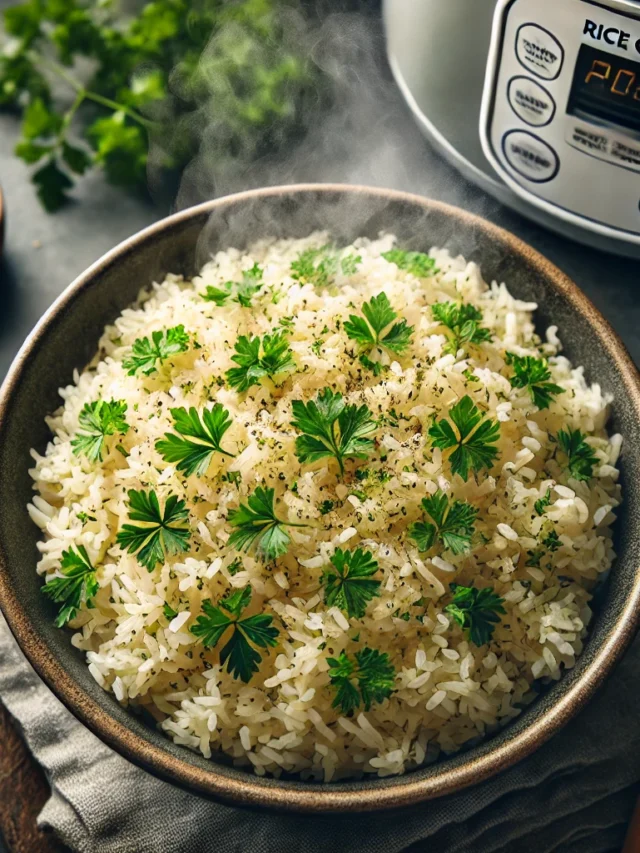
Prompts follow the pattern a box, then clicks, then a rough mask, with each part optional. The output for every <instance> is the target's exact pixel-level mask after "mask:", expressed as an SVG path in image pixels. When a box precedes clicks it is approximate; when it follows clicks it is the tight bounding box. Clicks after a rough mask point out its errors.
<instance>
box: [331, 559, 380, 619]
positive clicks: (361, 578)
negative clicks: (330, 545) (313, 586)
mask: <svg viewBox="0 0 640 853" xmlns="http://www.w3.org/2000/svg"><path fill="white" fill-rule="evenodd" d="M331 565H332V566H333V568H332V569H327V570H326V571H325V572H324V573H323V575H322V584H323V586H324V588H325V601H326V603H327V605H328V606H329V607H333V606H334V605H335V606H336V607H339V608H340V610H342V611H344V612H345V613H346V614H347V616H350V617H351V616H355V617H356V618H361V617H362V616H364V614H365V610H366V609H367V604H368V603H369V602H370V601H371V599H372V598H375V597H376V596H377V595H380V592H379V590H380V581H378V580H373V579H372V577H371V575H375V573H376V572H377V571H378V563H377V562H376V560H374V559H373V556H372V555H371V554H370V553H369V552H368V551H363V550H361V549H360V548H358V549H356V550H355V551H342V550H341V549H340V548H337V549H336V551H335V553H334V555H333V556H332V557H331Z"/></svg>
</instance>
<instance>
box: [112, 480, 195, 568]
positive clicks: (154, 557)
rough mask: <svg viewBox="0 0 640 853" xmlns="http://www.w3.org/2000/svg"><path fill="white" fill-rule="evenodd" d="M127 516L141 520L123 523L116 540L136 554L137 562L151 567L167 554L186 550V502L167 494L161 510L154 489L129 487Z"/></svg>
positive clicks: (187, 513) (133, 519)
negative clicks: (146, 490)
mask: <svg viewBox="0 0 640 853" xmlns="http://www.w3.org/2000/svg"><path fill="white" fill-rule="evenodd" d="M129 518H130V520H131V521H140V522H142V524H123V525H122V530H120V532H119V533H118V535H117V536H116V541H117V543H118V545H120V547H121V548H122V549H124V550H126V551H128V552H129V553H130V554H136V555H137V557H138V562H139V563H140V564H141V565H142V566H145V567H146V569H147V570H148V571H150V572H151V571H153V569H154V568H155V566H156V564H157V563H162V562H164V560H165V559H166V555H167V554H179V553H180V552H181V551H188V550H189V537H190V535H191V533H190V530H189V526H188V524H185V522H186V521H187V520H188V518H189V510H188V509H187V506H186V504H185V502H184V501H182V500H178V498H177V497H176V496H175V495H169V497H168V498H167V500H166V502H165V505H164V512H161V510H160V504H159V503H158V497H157V495H156V493H155V492H154V491H153V489H152V490H150V491H149V492H145V491H142V490H141V491H136V490H135V489H131V490H130V491H129Z"/></svg>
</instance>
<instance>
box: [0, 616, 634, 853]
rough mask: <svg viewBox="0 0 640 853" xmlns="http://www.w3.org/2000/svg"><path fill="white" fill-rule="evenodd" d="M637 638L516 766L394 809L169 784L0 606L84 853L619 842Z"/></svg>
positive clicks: (10, 657) (36, 744)
mask: <svg viewBox="0 0 640 853" xmlns="http://www.w3.org/2000/svg"><path fill="white" fill-rule="evenodd" d="M639 677H640V639H639V640H638V641H636V643H635V645H634V646H633V647H632V649H631V651H630V652H629V653H628V654H627V656H626V657H625V659H624V660H623V662H622V663H621V664H620V666H619V667H618V669H617V670H616V672H615V673H614V675H613V676H612V677H611V678H610V679H609V681H608V682H607V684H606V685H605V686H604V688H603V689H602V690H601V691H600V693H599V694H598V696H597V697H596V699H595V700H594V701H593V702H592V703H591V704H590V706H589V707H588V708H587V709H586V710H585V711H583V713H582V714H580V715H579V716H578V717H577V718H576V719H575V720H574V721H572V722H571V723H570V724H569V725H568V726H567V727H566V728H565V729H564V730H563V731H562V732H560V734H558V735H556V737H555V738H553V739H552V741H550V742H549V743H548V744H546V745H545V746H543V747H542V748H541V749H539V750H538V751H537V752H536V753H534V754H533V755H532V756H530V757H529V758H528V759H526V760H525V761H523V762H521V763H520V764H519V765H517V766H516V767H514V768H512V769H511V770H509V771H507V772H506V773H503V774H501V775H499V776H497V777H494V778H493V779H490V780H488V781H486V782H484V783H482V784H480V785H477V786H475V787H472V788H469V789H467V790H466V791H463V792H461V793H460V794H458V795H456V796H451V797H446V798H442V799H439V800H435V801H432V802H429V803H424V804H422V805H420V806H417V807H413V808H411V809H407V810H404V811H402V812H396V813H394V814H389V813H380V814H370V815H362V816H345V817H342V816H341V817H338V818H335V817H320V818H318V817H309V816H302V817H296V816H290V815H277V814H265V813H260V812H249V811H245V810H237V809H233V808H230V807H228V806H223V805H218V804H215V803H211V802H208V801H206V800H204V799H202V798H200V797H197V796H195V795H192V794H188V793H186V792H184V791H181V790H179V789H177V788H174V787H173V786H171V785H169V784H167V783H166V782H161V781H159V780H157V779H155V778H154V777H152V776H150V775H148V774H147V773H145V772H144V771H142V770H139V769H138V768H137V767H134V766H133V765H132V764H130V763H129V762H128V761H126V760H125V759H124V758H121V757H120V756H119V755H116V753H114V752H112V750H110V749H109V748H108V747H106V746H104V745H103V744H102V743H101V742H100V741H99V740H98V739H97V738H96V737H95V736H94V735H93V734H91V733H90V732H89V731H88V730H87V729H85V728H84V727H83V726H82V725H81V724H80V723H79V722H77V720H76V719H75V718H74V717H72V715H71V714H70V713H69V712H68V711H67V710H66V709H65V708H64V707H63V706H62V705H61V704H60V702H59V701H58V700H57V699H56V698H55V697H54V696H53V694H52V693H51V692H50V691H49V689H48V688H47V687H45V685H44V684H43V683H42V682H41V681H40V679H39V678H38V676H37V675H36V674H35V672H34V671H33V670H32V669H31V667H30V666H29V664H28V663H27V662H26V660H25V658H24V657H23V655H22V653H21V652H20V650H19V649H18V647H17V646H16V644H15V642H14V640H13V638H12V637H11V635H10V633H9V631H8V629H7V627H6V624H5V623H4V622H3V621H2V620H1V617H0V696H1V697H2V701H3V703H4V704H5V705H6V707H7V708H8V710H9V711H10V713H11V714H13V716H14V717H15V718H16V719H17V721H18V723H19V725H20V726H21V728H22V731H23V733H24V736H25V738H26V740H27V743H28V744H29V746H30V748H31V750H32V752H33V754H34V755H35V757H36V759H37V760H38V761H39V762H40V764H41V765H42V767H43V768H44V769H45V771H46V773H47V775H48V777H49V780H50V782H51V788H52V791H53V793H52V796H51V798H50V800H49V801H48V802H47V804H46V805H45V807H44V809H43V811H42V813H41V815H40V823H41V825H43V826H45V827H50V828H51V829H53V830H54V832H55V833H56V834H57V835H58V837H59V838H60V839H61V840H62V841H63V842H64V843H66V844H67V845H68V846H69V847H70V848H71V849H72V850H74V851H75V850H78V851H82V853H200V851H202V853H204V851H210V850H214V849H215V850H216V851H217V853H267V851H269V852H270V851H274V850H277V851H278V853H301V852H302V851H304V853H306V851H329V850H330V851H331V853H359V851H362V853H397V851H401V850H406V849H409V848H410V849H411V850H412V851H422V850H426V849H429V850H440V851H443V853H470V851H473V853H498V851H503V853H504V851H517V853H529V851H531V852H532V853H533V851H535V853H578V851H580V853H611V851H616V850H620V848H621V845H622V842H623V838H624V834H625V828H626V825H627V823H628V821H629V819H630V817H631V812H632V810H633V806H634V803H635V799H636V797H637V796H638V793H640V726H639V725H638V707H637V698H638V691H637V685H638V679H639Z"/></svg>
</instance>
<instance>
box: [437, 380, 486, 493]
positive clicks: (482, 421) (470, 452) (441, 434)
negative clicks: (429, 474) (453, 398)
mask: <svg viewBox="0 0 640 853" xmlns="http://www.w3.org/2000/svg"><path fill="white" fill-rule="evenodd" d="M450 421H452V422H453V424H454V426H455V427H456V429H457V434H456V432H454V430H453V427H452V426H451V423H450ZM429 437H430V438H431V440H432V443H433V445H434V447H440V448H441V449H442V450H447V449H449V448H455V449H454V451H453V453H452V454H451V455H450V456H449V463H450V465H451V472H452V473H453V474H460V476H461V477H462V479H463V480H466V479H468V477H469V470H471V471H473V472H474V473H476V474H477V473H478V472H479V471H481V470H482V469H483V468H491V466H492V465H493V463H494V462H495V460H496V458H497V456H498V450H497V448H495V447H493V445H494V444H495V443H496V442H497V441H498V439H499V437H500V425H499V423H498V422H497V421H494V420H491V419H489V418H486V417H484V416H483V414H482V412H480V410H479V409H478V408H477V406H476V405H475V404H474V402H473V400H472V399H471V397H469V395H468V394H466V395H465V396H464V397H463V398H462V399H461V400H460V401H459V402H458V403H456V405H455V406H453V407H452V408H451V409H450V411H449V417H448V419H443V420H441V421H436V422H435V423H434V424H433V425H432V426H431V427H430V428H429Z"/></svg>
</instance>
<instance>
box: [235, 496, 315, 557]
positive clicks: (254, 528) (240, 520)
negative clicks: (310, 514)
mask: <svg viewBox="0 0 640 853" xmlns="http://www.w3.org/2000/svg"><path fill="white" fill-rule="evenodd" d="M229 524H230V525H231V526H232V527H235V528H236V529H235V530H234V531H233V533H232V534H231V536H230V537H229V542H228V545H229V547H230V548H237V549H238V550H240V551H249V550H250V549H251V548H255V549H256V551H257V552H258V553H259V554H261V555H262V556H263V557H264V558H265V559H267V560H275V559H276V558H277V557H280V556H282V555H283V554H286V552H287V551H288V549H289V544H290V542H291V537H290V536H289V534H288V533H287V531H286V529H285V528H287V527H308V526H309V525H308V524H302V523H299V522H293V521H285V520H283V519H281V518H279V517H278V516H277V514H276V510H275V490H274V489H267V488H264V487H263V486H258V487H257V488H256V490H255V492H254V493H253V494H252V495H250V496H249V498H248V499H247V503H246V504H240V506H239V508H238V509H232V510H231V511H230V512H229Z"/></svg>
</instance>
